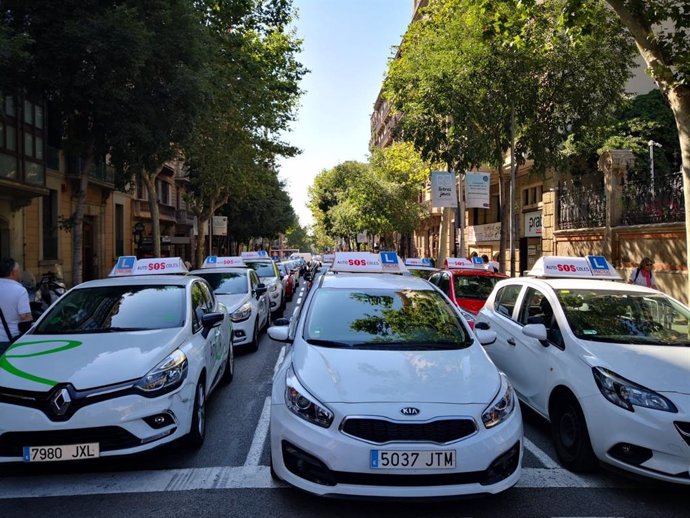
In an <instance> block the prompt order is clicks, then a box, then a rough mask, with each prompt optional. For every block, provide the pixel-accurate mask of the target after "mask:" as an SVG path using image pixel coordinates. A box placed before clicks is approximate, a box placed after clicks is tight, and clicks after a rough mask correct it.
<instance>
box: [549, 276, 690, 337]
mask: <svg viewBox="0 0 690 518" xmlns="http://www.w3.org/2000/svg"><path fill="white" fill-rule="evenodd" d="M556 296H557V297H558V301H559V303H560V304H561V307H562V308H563V312H564V313H565V317H566V319H567V321H568V325H569V326H570V328H571V330H572V331H573V334H575V336H577V337H578V338H580V339H582V340H591V341H598V342H615V343H626V344H641V345H673V346H681V347H688V346H690V327H689V323H690V310H688V308H687V307H685V306H683V305H681V304H679V303H677V302H676V301H674V300H673V299H671V298H669V297H667V296H666V295H663V294H658V295H649V294H647V293H637V292H632V291H625V290H615V291H614V290H572V289H570V290H564V289H562V290H556Z"/></svg>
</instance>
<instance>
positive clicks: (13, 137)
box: [5, 126, 17, 151]
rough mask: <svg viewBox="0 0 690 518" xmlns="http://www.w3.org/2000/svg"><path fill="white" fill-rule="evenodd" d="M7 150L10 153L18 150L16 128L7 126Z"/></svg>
mask: <svg viewBox="0 0 690 518" xmlns="http://www.w3.org/2000/svg"><path fill="white" fill-rule="evenodd" d="M5 133H6V136H5V148H6V149H7V150H8V151H16V150H17V130H16V129H15V128H14V126H5Z"/></svg>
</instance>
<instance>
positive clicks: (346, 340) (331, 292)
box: [304, 288, 472, 350]
mask: <svg viewBox="0 0 690 518" xmlns="http://www.w3.org/2000/svg"><path fill="white" fill-rule="evenodd" d="M304 338H305V339H306V340H307V342H309V343H313V344H314V345H322V346H330V347H348V348H365V349H372V348H374V349H387V350H388V349H395V350H408V349H409V350H420V349H460V348H464V347H467V346H468V345H470V344H471V343H472V338H471V336H470V334H469V332H468V331H467V330H466V329H465V327H464V325H463V324H462V322H461V320H460V319H459V318H458V316H457V314H456V313H455V311H454V309H453V307H452V306H451V305H450V304H449V303H448V302H447V301H446V300H445V299H444V298H443V297H442V296H441V295H440V294H439V293H438V292H436V291H435V290H403V289H401V290H391V289H374V288H372V289H342V288H341V289H335V288H319V289H318V291H316V292H315V293H314V295H313V299H312V301H311V304H310V305H309V314H308V316H307V321H306V324H305V331H304Z"/></svg>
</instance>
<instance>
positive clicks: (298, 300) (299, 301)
mask: <svg viewBox="0 0 690 518" xmlns="http://www.w3.org/2000/svg"><path fill="white" fill-rule="evenodd" d="M301 303H302V297H299V298H298V299H297V305H298V306H299V305H300V304H301Z"/></svg>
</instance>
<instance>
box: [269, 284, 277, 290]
mask: <svg viewBox="0 0 690 518" xmlns="http://www.w3.org/2000/svg"><path fill="white" fill-rule="evenodd" d="M277 289H278V284H277V283H272V284H269V285H268V291H276V290H277Z"/></svg>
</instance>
